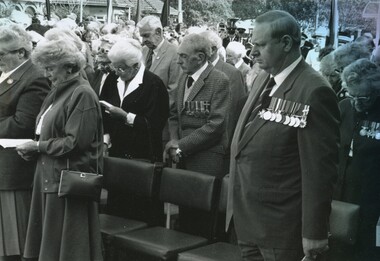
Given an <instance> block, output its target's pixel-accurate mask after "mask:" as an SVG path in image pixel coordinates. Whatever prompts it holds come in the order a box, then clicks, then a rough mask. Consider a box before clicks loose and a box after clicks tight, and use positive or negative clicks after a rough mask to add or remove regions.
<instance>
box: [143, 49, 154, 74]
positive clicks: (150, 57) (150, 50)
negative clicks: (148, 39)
mask: <svg viewBox="0 0 380 261" xmlns="http://www.w3.org/2000/svg"><path fill="white" fill-rule="evenodd" d="M152 57H153V49H149V52H148V56H147V57H146V62H145V67H146V68H147V69H148V70H149V69H150V67H151V66H152Z"/></svg>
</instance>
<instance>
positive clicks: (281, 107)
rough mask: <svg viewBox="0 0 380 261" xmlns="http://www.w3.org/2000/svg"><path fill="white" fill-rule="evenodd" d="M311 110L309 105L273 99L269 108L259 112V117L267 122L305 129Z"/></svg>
mask: <svg viewBox="0 0 380 261" xmlns="http://www.w3.org/2000/svg"><path fill="white" fill-rule="evenodd" d="M309 109H310V106H309V105H304V104H301V103H298V102H293V101H287V100H283V99H281V98H277V97H272V99H271V102H270V104H269V107H268V108H266V109H262V110H261V111H259V116H260V118H261V119H264V120H266V121H273V122H278V123H282V124H284V125H288V126H291V127H294V128H298V127H300V128H305V127H306V124H307V121H306V119H307V115H308V113H309Z"/></svg>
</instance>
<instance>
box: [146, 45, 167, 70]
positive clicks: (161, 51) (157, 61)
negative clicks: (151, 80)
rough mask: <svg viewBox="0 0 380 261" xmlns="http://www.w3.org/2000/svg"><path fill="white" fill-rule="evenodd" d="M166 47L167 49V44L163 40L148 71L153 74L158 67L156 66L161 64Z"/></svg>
mask: <svg viewBox="0 0 380 261" xmlns="http://www.w3.org/2000/svg"><path fill="white" fill-rule="evenodd" d="M168 47H169V43H168V42H167V41H166V40H164V42H163V43H162V46H161V48H160V49H159V50H158V52H157V55H156V56H155V57H154V59H153V61H152V66H151V67H150V71H152V72H153V71H154V70H155V69H156V68H157V67H158V65H159V64H160V63H161V61H162V57H164V55H165V53H166V51H167V49H168Z"/></svg>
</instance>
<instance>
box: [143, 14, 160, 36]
mask: <svg viewBox="0 0 380 261" xmlns="http://www.w3.org/2000/svg"><path fill="white" fill-rule="evenodd" d="M145 26H148V27H149V28H151V29H152V30H156V29H157V28H160V29H161V32H162V23H161V20H160V18H159V17H158V16H154V15H148V16H145V17H144V18H143V19H141V20H140V22H138V23H137V27H138V28H139V29H140V28H142V27H145Z"/></svg>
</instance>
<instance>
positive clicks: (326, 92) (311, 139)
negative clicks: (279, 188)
mask: <svg viewBox="0 0 380 261" xmlns="http://www.w3.org/2000/svg"><path fill="white" fill-rule="evenodd" d="M306 102H307V103H308V105H310V111H309V114H308V118H307V125H306V127H305V128H304V129H299V131H298V142H299V155H300V164H301V172H302V220H303V224H302V226H303V228H302V231H303V237H305V238H308V239H326V238H327V233H328V231H329V227H328V226H329V225H328V223H329V216H330V211H331V199H332V193H333V189H334V184H335V182H336V178H337V173H338V146H339V122H340V112H339V108H338V103H337V98H336V95H335V94H334V92H333V91H332V89H331V88H330V87H328V86H323V87H319V88H316V89H315V90H314V91H313V92H311V94H310V95H309V99H308V101H306Z"/></svg>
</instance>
